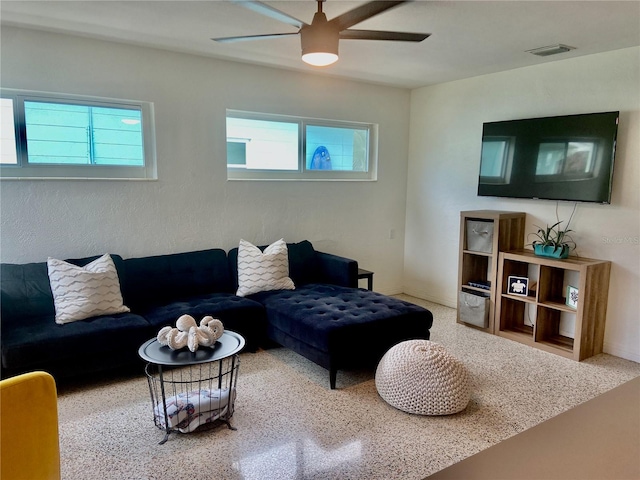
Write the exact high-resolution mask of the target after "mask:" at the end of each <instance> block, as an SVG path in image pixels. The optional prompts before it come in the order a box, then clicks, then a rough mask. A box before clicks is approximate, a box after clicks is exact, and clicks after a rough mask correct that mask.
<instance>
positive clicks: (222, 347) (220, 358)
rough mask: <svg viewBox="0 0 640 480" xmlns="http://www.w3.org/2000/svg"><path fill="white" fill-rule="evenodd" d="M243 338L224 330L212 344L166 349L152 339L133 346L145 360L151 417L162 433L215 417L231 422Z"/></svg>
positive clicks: (187, 429) (187, 428) (192, 427)
mask: <svg viewBox="0 0 640 480" xmlns="http://www.w3.org/2000/svg"><path fill="white" fill-rule="evenodd" d="M244 344H245V340H244V338H243V337H242V336H241V335H239V334H238V333H236V332H232V331H229V330H225V331H224V333H223V334H222V337H220V338H219V339H218V341H216V343H215V345H213V346H212V347H199V348H198V350H196V351H195V352H191V351H190V350H189V349H188V348H183V349H181V350H171V349H170V348H169V347H167V346H163V345H160V343H159V342H158V341H157V340H156V339H155V338H152V339H151V340H148V341H147V342H145V343H143V344H142V345H141V346H140V348H139V349H138V355H139V356H140V358H142V359H143V360H145V361H146V362H147V365H146V366H145V373H146V375H147V380H148V382H149V392H150V394H151V404H152V408H153V419H154V423H155V424H156V426H157V427H158V428H159V429H161V430H164V431H165V432H166V434H165V437H164V439H163V440H162V441H161V442H160V444H163V443H165V442H166V441H167V440H168V438H169V434H170V433H171V432H182V433H187V432H191V431H193V430H195V429H196V428H197V427H199V426H201V425H205V424H211V423H213V422H214V421H216V420H219V421H221V422H223V423H226V424H227V426H228V427H229V428H230V429H232V430H235V428H234V427H232V426H231V423H230V422H229V420H230V419H231V417H232V416H233V411H234V404H235V396H236V383H237V378H238V368H239V366H240V357H239V355H238V354H239V353H240V351H241V350H242V348H243V347H244Z"/></svg>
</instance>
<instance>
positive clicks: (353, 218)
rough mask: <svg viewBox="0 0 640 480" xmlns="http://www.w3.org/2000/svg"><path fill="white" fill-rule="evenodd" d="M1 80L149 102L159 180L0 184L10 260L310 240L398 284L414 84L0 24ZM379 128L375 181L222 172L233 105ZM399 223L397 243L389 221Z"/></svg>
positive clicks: (379, 281)
mask: <svg viewBox="0 0 640 480" xmlns="http://www.w3.org/2000/svg"><path fill="white" fill-rule="evenodd" d="M1 35H2V43H1V48H2V50H1V62H2V63H1V68H2V87H8V88H23V89H31V90H43V91H55V92H65V93H73V94H86V95H97V96H103V97H113V98H125V99H137V100H146V101H151V102H153V103H154V106H155V120H156V137H157V156H158V180H157V181H151V182H140V181H137V182H135V181H78V180H67V181H2V182H1V185H0V187H1V193H0V195H1V196H0V201H1V210H0V213H1V224H0V228H1V230H0V233H1V244H0V248H1V250H0V253H1V260H2V261H3V262H28V261H42V260H45V259H46V258H47V256H54V257H58V258H69V257H78V256H84V255H91V254H97V253H104V252H113V253H119V254H121V255H123V256H125V257H132V256H144V255H150V254H162V253H168V252H180V251H187V250H192V249H204V248H211V247H222V248H225V249H229V248H232V247H234V246H237V244H238V242H239V240H240V238H244V239H246V240H248V241H251V242H256V243H268V242H272V241H275V240H277V239H279V238H281V237H284V238H285V240H287V241H299V240H303V239H309V240H311V241H312V242H313V243H314V245H315V246H316V248H318V249H322V250H324V251H328V252H332V253H336V254H342V255H346V256H349V257H351V258H355V259H357V260H358V261H359V262H360V264H361V265H362V266H363V267H364V268H368V269H370V270H374V271H375V272H376V275H375V284H374V286H375V288H376V290H378V291H384V292H386V293H397V292H399V291H400V289H401V286H402V268H403V248H404V240H403V233H404V213H405V199H406V196H405V192H406V177H407V156H408V154H407V152H408V132H409V103H410V92H409V91H408V90H403V89H395V88H388V87H381V86H375V85H370V84H364V83H357V82H351V81H342V80H331V79H328V78H325V77H322V76H314V75H305V74H300V73H292V72H288V71H285V70H276V69H270V68H263V67H257V66H251V65H245V64H240V63H234V62H226V61H218V60H213V59H208V58H203V57H197V56H190V55H185V54H179V53H171V52H165V51H161V50H153V49H148V48H141V47H132V46H127V45H122V44H117V43H110V42H102V41H97V40H89V39H85V38H79V37H71V36H64V35H58V34H53V33H44V32H37V31H31V30H24V29H16V28H11V27H4V26H3V28H2V32H1ZM226 108H232V109H239V110H253V111H260V112H271V113H279V114H289V115H302V116H307V117H318V118H331V119H340V120H353V121H359V122H372V123H378V124H379V127H380V128H379V131H380V137H379V166H378V178H379V180H378V181H377V182H360V183H358V182H264V181H257V182H256V181H254V182H247V181H244V182H239V181H227V180H226V149H225V109H226ZM392 229H393V230H394V231H395V232H396V237H395V238H394V239H390V238H389V236H390V235H389V232H390V230H392Z"/></svg>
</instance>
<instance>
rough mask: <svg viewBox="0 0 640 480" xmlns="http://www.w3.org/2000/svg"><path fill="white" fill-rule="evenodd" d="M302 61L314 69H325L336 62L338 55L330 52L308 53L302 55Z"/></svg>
mask: <svg viewBox="0 0 640 480" xmlns="http://www.w3.org/2000/svg"><path fill="white" fill-rule="evenodd" d="M302 61H303V62H304V63H308V64H309V65H312V66H314V67H326V66H328V65H331V64H333V63H336V62H337V61H338V55H337V54H335V53H332V52H310V53H303V54H302Z"/></svg>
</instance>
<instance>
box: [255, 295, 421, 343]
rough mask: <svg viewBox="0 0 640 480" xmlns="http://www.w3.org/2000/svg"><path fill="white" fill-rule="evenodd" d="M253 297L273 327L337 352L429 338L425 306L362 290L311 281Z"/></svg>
mask: <svg viewBox="0 0 640 480" xmlns="http://www.w3.org/2000/svg"><path fill="white" fill-rule="evenodd" d="M251 298H252V299H254V300H256V301H259V302H260V303H262V304H263V305H264V306H265V308H266V312H267V318H268V321H269V324H270V325H271V326H273V327H274V328H278V329H280V330H281V331H283V332H286V333H287V334H288V335H289V336H291V337H293V338H295V339H297V340H299V341H301V342H303V343H305V344H307V345H310V346H311V347H313V348H315V349H317V350H320V351H324V352H329V353H335V354H340V355H343V354H344V355H352V356H358V355H369V354H371V355H382V354H383V353H384V351H386V350H384V349H385V348H388V347H389V346H391V345H393V344H395V343H397V342H398V341H401V340H409V339H413V338H424V339H428V338H429V328H431V324H432V323H433V316H432V314H431V312H429V311H428V310H426V309H425V308H422V307H420V306H418V305H414V304H412V303H408V302H405V301H402V300H399V299H397V298H394V297H388V296H385V295H382V294H379V293H376V292H372V291H369V290H363V289H354V288H348V287H339V286H333V285H324V284H309V285H306V286H303V287H300V288H298V289H296V290H293V291H281V292H261V293H258V294H256V295H253V296H252V297H251ZM381 350H384V351H381Z"/></svg>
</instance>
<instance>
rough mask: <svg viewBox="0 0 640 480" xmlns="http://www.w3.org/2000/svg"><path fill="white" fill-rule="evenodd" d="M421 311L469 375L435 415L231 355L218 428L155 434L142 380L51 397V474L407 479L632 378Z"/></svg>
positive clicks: (287, 358) (357, 384)
mask: <svg viewBox="0 0 640 480" xmlns="http://www.w3.org/2000/svg"><path fill="white" fill-rule="evenodd" d="M400 298H403V299H405V300H409V301H413V302H415V303H418V304H422V305H424V306H426V307H427V308H429V309H430V310H431V311H432V312H433V314H434V324H433V328H432V330H431V331H432V337H431V340H433V341H435V342H438V343H441V344H443V345H444V346H446V348H447V350H448V351H449V352H450V353H452V354H453V355H454V356H456V357H457V358H458V359H460V360H461V361H462V362H463V363H464V364H465V365H466V366H467V368H468V369H469V372H470V374H471V377H472V383H473V395H472V398H471V402H470V404H469V406H468V407H467V409H466V410H464V411H463V412H461V413H459V414H457V415H453V416H447V417H422V416H417V415H410V414H406V413H403V412H401V411H399V410H396V409H394V408H393V407H390V406H389V405H387V404H386V403H385V402H384V401H383V400H382V399H381V398H380V397H379V396H378V394H377V392H376V388H375V383H374V380H373V370H369V371H356V372H343V371H339V372H338V382H337V387H338V389H337V390H333V391H332V390H329V388H328V372H327V371H326V370H324V369H322V368H320V367H318V366H316V365H315V364H313V363H311V362H309V361H307V360H306V359H304V358H303V357H301V356H299V355H297V354H295V353H293V352H291V351H289V350H286V349H284V348H277V349H270V350H266V351H260V352H258V353H246V354H241V366H240V376H239V380H238V385H237V400H236V410H235V415H234V417H233V419H232V424H233V425H234V426H235V427H237V430H236V431H232V430H229V429H227V427H226V426H224V425H222V426H219V427H217V428H214V429H212V430H207V431H202V432H195V433H191V434H172V435H171V436H170V437H169V441H168V442H167V443H166V444H164V445H158V442H159V441H160V440H162V438H163V437H164V434H163V433H162V432H161V431H160V430H158V429H157V428H156V427H155V426H154V424H153V418H152V412H151V402H150V400H149V389H148V386H147V381H146V379H145V377H144V376H143V375H142V374H140V375H139V376H127V377H120V378H112V379H105V380H102V381H100V382H94V383H92V384H86V383H85V384H84V385H67V386H61V387H60V389H59V423H60V450H61V462H62V475H63V479H65V480H72V479H73V480H75V479H78V480H80V479H81V480H89V479H163V480H166V479H179V480H182V479H193V480H195V479H247V480H249V479H268V480H275V479H367V480H375V479H384V480H393V479H403V480H410V479H421V478H424V477H425V476H427V475H429V474H431V473H433V472H436V471H438V470H441V469H443V468H445V467H447V466H449V465H451V464H453V463H455V462H458V461H460V460H462V459H463V458H466V457H468V456H470V455H472V454H474V453H476V452H478V451H480V450H483V449H485V448H487V447H489V446H491V445H493V444H495V443H497V442H499V441H501V440H503V439H506V438H508V437H510V436H512V435H515V434H516V433H518V432H521V431H523V430H525V429H527V428H530V427H532V426H534V425H536V424H538V423H540V422H542V421H544V420H546V419H548V418H550V417H552V416H555V415H557V414H559V413H561V412H563V411H565V410H567V409H569V408H571V407H573V406H575V405H577V404H579V403H582V402H584V401H586V400H588V399H590V398H592V397H595V396H596V395H598V394H601V393H603V392H605V391H607V390H610V389H612V388H614V387H615V386H617V385H619V384H621V383H624V382H625V381H628V380H630V379H632V378H634V377H637V376H640V364H638V363H634V362H630V361H627V360H623V359H620V358H616V357H613V356H610V355H605V354H603V355H598V356H596V357H592V358H590V359H588V360H586V361H583V362H581V363H577V362H574V361H571V360H567V359H564V358H562V357H559V356H556V355H553V354H549V353H545V352H541V351H538V350H535V349H532V348H529V347H526V346H524V345H520V344H518V343H515V342H511V341H509V340H506V339H503V338H499V337H496V336H493V335H487V334H485V333H482V332H478V331H476V330H473V329H470V328H467V327H464V326H462V325H458V324H456V322H455V310H453V309H450V308H447V307H442V306H439V305H435V304H431V303H428V302H424V301H421V300H418V299H415V298H412V297H406V296H400Z"/></svg>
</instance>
